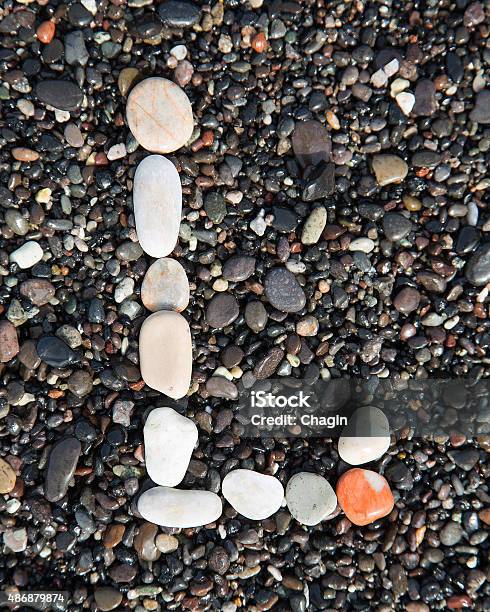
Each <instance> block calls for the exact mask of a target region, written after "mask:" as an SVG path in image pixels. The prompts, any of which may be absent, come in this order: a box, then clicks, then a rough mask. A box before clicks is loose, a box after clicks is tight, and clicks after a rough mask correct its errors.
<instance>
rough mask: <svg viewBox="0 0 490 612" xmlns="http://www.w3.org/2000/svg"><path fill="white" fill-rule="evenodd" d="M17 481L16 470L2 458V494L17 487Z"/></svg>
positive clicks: (0, 484)
mask: <svg viewBox="0 0 490 612" xmlns="http://www.w3.org/2000/svg"><path fill="white" fill-rule="evenodd" d="M15 481H16V476H15V472H14V470H13V469H12V468H11V467H10V465H9V464H8V463H7V462H6V461H5V460H4V459H0V494H2V495H5V493H10V491H12V490H13V488H14V487H15Z"/></svg>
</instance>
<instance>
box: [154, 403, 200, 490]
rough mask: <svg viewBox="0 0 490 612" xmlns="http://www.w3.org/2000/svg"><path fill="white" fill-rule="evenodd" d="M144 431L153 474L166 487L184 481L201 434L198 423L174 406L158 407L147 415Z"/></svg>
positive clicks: (155, 480) (155, 479)
mask: <svg viewBox="0 0 490 612" xmlns="http://www.w3.org/2000/svg"><path fill="white" fill-rule="evenodd" d="M143 435H144V438H145V463H146V471H147V472H148V474H149V476H150V478H151V479H152V480H153V481H154V482H156V483H157V484H159V485H164V486H166V487H175V486H176V485H178V484H179V483H180V482H182V480H183V478H184V476H185V473H186V471H187V468H188V467H189V461H190V460H191V457H192V451H193V450H194V446H195V445H196V442H197V438H198V434H197V427H196V426H195V424H194V423H193V422H192V421H191V420H190V419H188V418H187V417H185V416H182V415H181V414H179V413H178V412H176V411H175V410H174V409H173V408H155V410H152V411H151V412H150V414H149V415H148V418H147V419H146V423H145V427H144V429H143Z"/></svg>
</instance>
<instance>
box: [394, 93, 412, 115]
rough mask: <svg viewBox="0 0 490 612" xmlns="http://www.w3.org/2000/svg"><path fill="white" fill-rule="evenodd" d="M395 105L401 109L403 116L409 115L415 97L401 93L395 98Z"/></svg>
mask: <svg viewBox="0 0 490 612" xmlns="http://www.w3.org/2000/svg"><path fill="white" fill-rule="evenodd" d="M395 100H396V103H397V104H398V106H399V107H400V108H401V109H402V112H403V114H404V115H409V114H410V113H411V112H412V108H413V107H414V105H415V96H414V95H413V94H412V93H410V92H408V91H402V92H400V93H399V94H396V96H395Z"/></svg>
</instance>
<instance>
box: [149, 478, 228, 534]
mask: <svg viewBox="0 0 490 612" xmlns="http://www.w3.org/2000/svg"><path fill="white" fill-rule="evenodd" d="M138 511H139V513H140V514H141V516H142V517H143V518H144V519H145V520H147V521H150V523H155V525H160V526H161V527H176V528H180V529H185V528H188V527H201V526H202V525H208V524H209V523H213V522H214V521H216V520H217V519H218V518H219V517H220V516H221V512H222V504H221V499H220V498H219V497H218V496H217V495H216V494H215V493H211V492H210V491H183V490H181V489H172V488H170V487H153V489H149V490H148V491H145V492H144V493H142V494H141V496H140V498H139V500H138Z"/></svg>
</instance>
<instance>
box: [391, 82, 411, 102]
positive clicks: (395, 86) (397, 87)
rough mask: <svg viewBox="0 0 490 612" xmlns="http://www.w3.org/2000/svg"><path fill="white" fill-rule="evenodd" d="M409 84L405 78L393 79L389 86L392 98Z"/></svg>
mask: <svg viewBox="0 0 490 612" xmlns="http://www.w3.org/2000/svg"><path fill="white" fill-rule="evenodd" d="M409 86H410V81H407V79H395V80H394V81H393V83H392V84H391V87H390V95H391V97H392V98H394V97H395V96H397V95H398V94H399V93H400V92H402V91H404V90H405V89H407V87H409Z"/></svg>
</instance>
